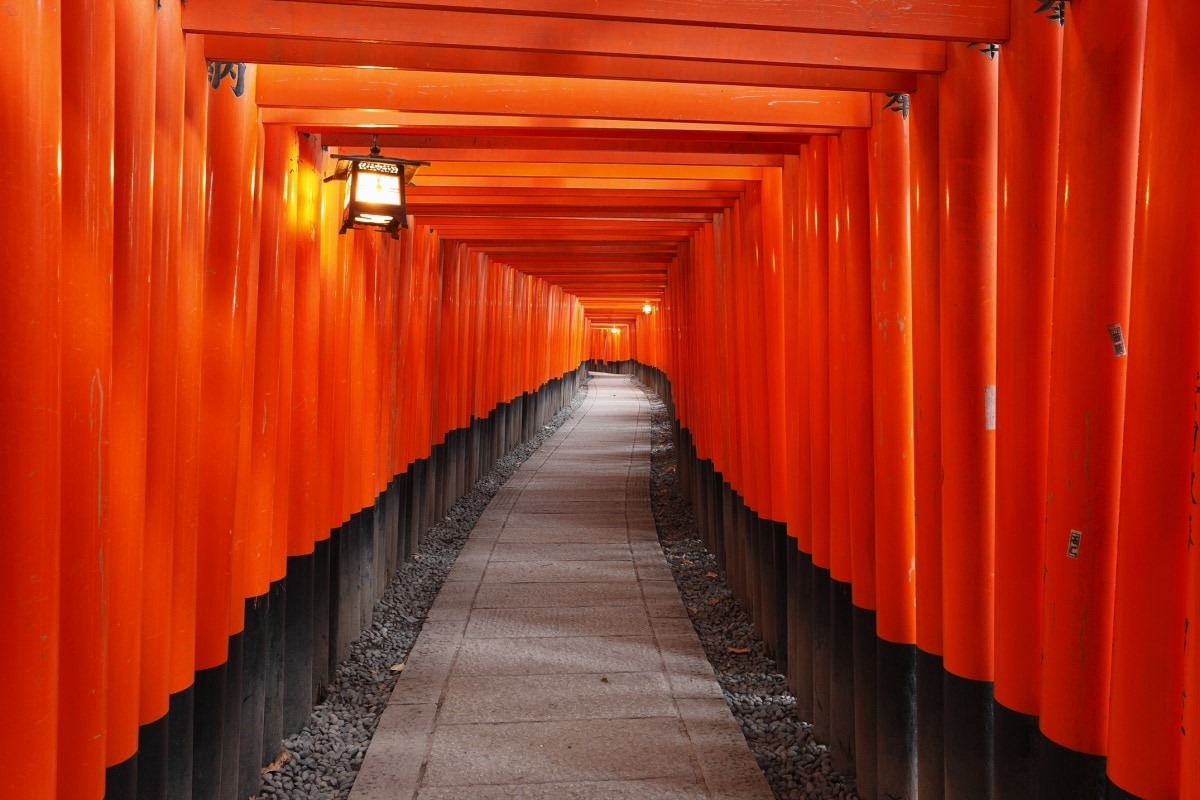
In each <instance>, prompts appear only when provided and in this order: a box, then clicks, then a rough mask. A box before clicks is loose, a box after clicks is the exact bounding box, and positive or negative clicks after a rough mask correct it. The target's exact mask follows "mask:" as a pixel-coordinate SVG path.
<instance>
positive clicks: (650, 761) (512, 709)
mask: <svg viewBox="0 0 1200 800" xmlns="http://www.w3.org/2000/svg"><path fill="white" fill-rule="evenodd" d="M649 419H650V415H649V409H648V406H647V402H646V399H645V396H644V395H642V394H641V392H639V391H637V390H636V389H634V388H633V387H632V386H631V385H630V383H629V381H628V379H627V378H626V377H625V376H618V375H594V376H592V381H591V384H590V386H589V392H588V397H587V400H586V401H585V403H584V404H583V406H582V407H581V408H580V409H579V411H577V412H576V414H575V415H574V416H573V417H572V418H571V419H570V420H568V421H567V423H566V424H564V425H563V426H562V427H561V428H559V430H558V431H557V432H556V433H555V434H554V435H553V436H552V437H550V438H549V439H548V440H547V441H546V442H545V443H544V444H543V446H542V448H541V449H540V450H539V451H538V452H537V453H535V454H534V455H533V456H531V457H530V458H529V459H528V460H527V461H526V462H525V464H524V465H522V467H521V468H520V469H519V470H518V471H517V472H516V474H514V475H513V476H512V478H510V480H509V481H508V482H507V483H506V484H505V486H504V488H503V489H502V490H501V491H500V492H499V493H498V494H497V495H496V497H495V498H494V499H493V500H492V502H491V503H490V504H489V505H488V508H487V510H486V511H485V512H484V514H483V516H482V517H481V518H480V520H479V523H478V524H477V525H476V527H475V530H474V531H473V532H472V534H471V537H470V539H469V540H468V542H467V545H466V546H465V547H464V549H463V552H462V554H461V555H460V556H459V558H458V560H457V561H456V562H455V564H454V566H453V568H452V569H451V571H450V574H449V576H448V578H447V581H446V583H445V584H444V585H443V587H442V590H441V593H440V594H439V595H438V598H437V600H436V601H435V602H434V604H433V607H432V608H431V609H430V611H429V615H428V617H427V619H426V622H425V625H424V627H423V629H422V631H421V634H420V636H419V637H418V638H417V641H416V644H415V645H414V647H413V650H412V652H411V653H410V654H409V657H408V661H407V663H406V666H405V669H404V671H403V672H402V673H401V676H400V679H399V680H398V681H397V683H396V688H395V690H394V691H393V693H392V697H391V701H390V703H389V704H388V706H387V708H386V709H385V711H384V712H383V714H382V715H381V716H380V720H379V727H378V729H377V730H376V732H375V735H374V738H373V739H372V742H371V746H370V748H369V749H368V751H367V755H366V759H365V761H364V763H363V767H362V770H361V772H360V773H359V777H358V779H357V781H356V783H355V785H354V788H353V790H352V792H351V795H350V796H351V800H401V799H402V800H413V798H420V800H461V799H462V798H472V800H600V799H601V798H615V799H616V800H623V799H625V798H628V800H634V799H635V798H636V800H712V799H713V798H722V799H723V800H770V798H771V793H770V790H769V789H768V788H767V784H766V781H765V779H764V778H763V776H762V773H761V772H760V771H759V769H758V767H757V765H756V764H755V763H754V759H753V757H752V756H751V754H750V751H749V749H748V748H747V747H746V742H745V739H744V738H743V737H742V735H741V731H740V730H739V729H738V727H737V723H736V722H735V721H734V719H733V716H732V715H731V714H730V713H729V709H728V707H727V706H726V705H725V702H724V699H723V697H722V694H721V689H720V687H719V686H718V684H717V682H716V679H715V677H714V676H713V672H712V668H711V667H710V666H709V664H708V661H707V660H706V659H705V657H704V652H703V650H702V649H701V647H700V643H699V641H698V640H697V638H696V634H695V631H694V630H693V629H692V626H691V622H690V619H689V615H688V611H687V609H685V608H684V607H683V604H682V602H681V601H680V598H679V593H678V591H677V590H676V588H675V583H674V581H673V579H672V577H671V574H670V570H669V569H668V568H667V565H666V562H665V560H664V558H663V555H662V550H661V549H660V548H659V546H658V542H657V537H656V535H655V531H654V520H653V517H652V516H651V514H650V503H649V477H648V476H649V452H650V440H649Z"/></svg>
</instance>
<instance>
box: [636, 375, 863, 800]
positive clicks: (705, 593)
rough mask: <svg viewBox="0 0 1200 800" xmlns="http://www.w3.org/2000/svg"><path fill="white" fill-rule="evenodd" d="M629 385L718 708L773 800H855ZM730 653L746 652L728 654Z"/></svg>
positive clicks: (654, 421) (661, 425)
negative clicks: (647, 434)
mask: <svg viewBox="0 0 1200 800" xmlns="http://www.w3.org/2000/svg"><path fill="white" fill-rule="evenodd" d="M634 383H635V384H637V385H638V387H639V388H641V389H642V391H644V392H645V393H646V396H647V397H648V398H649V399H650V407H651V426H652V431H651V449H650V505H651V508H652V509H653V512H654V521H655V523H656V525H657V526H658V539H659V542H660V543H661V544H662V548H663V552H664V553H665V554H666V557H667V564H668V565H669V566H670V568H671V573H672V574H673V575H674V576H675V583H676V584H677V585H678V586H679V592H680V594H681V595H682V596H683V604H684V605H685V606H687V607H688V611H689V614H690V615H691V619H692V626H693V627H694V628H695V629H696V633H697V635H698V636H699V637H700V643H701V644H702V645H703V646H704V652H705V653H706V654H707V655H708V660H709V662H710V663H711V664H712V666H713V670H714V671H715V672H716V674H717V680H718V681H719V682H720V684H721V689H722V691H723V692H724V694H725V701H726V702H727V703H728V704H729V708H730V710H731V711H732V712H733V716H734V718H735V719H736V720H737V721H738V724H739V725H740V726H741V728H742V733H743V734H744V735H745V737H746V741H747V742H748V743H749V745H750V749H751V750H752V751H753V752H754V757H755V758H756V759H757V760H758V765H759V767H760V768H762V771H763V774H764V775H766V777H767V783H768V784H770V786H771V790H772V791H773V792H774V793H775V797H776V800H809V799H810V798H812V799H813V800H815V799H816V798H822V800H825V799H830V800H831V799H832V798H838V800H857V798H858V795H857V794H856V793H855V790H854V779H853V778H850V777H847V776H845V775H842V774H840V773H838V772H836V771H834V769H833V767H832V766H831V764H830V755H829V748H828V747H826V746H825V745H823V744H821V743H820V742H818V741H817V739H816V736H815V735H814V734H813V726H812V724H811V723H809V722H805V721H802V720H800V719H798V718H797V716H796V699H795V697H793V696H792V694H791V692H790V691H788V688H787V679H786V678H785V677H784V676H783V675H782V674H780V673H779V672H777V671H776V668H775V662H774V661H773V660H772V659H770V658H768V657H767V654H766V649H765V647H764V645H763V643H762V640H761V639H757V638H755V635H754V627H753V625H752V623H751V622H750V618H749V617H748V616H747V614H746V611H745V610H744V609H743V608H742V606H741V604H740V603H739V602H738V601H737V599H736V598H735V597H734V596H733V593H732V592H731V591H730V589H729V585H728V583H727V582H726V578H725V571H724V570H723V569H721V568H720V567H719V566H718V565H717V559H716V556H714V555H713V554H712V553H710V552H709V551H708V549H707V548H705V546H704V544H703V542H701V541H700V539H699V536H698V534H697V532H696V523H695V519H694V517H693V516H692V509H691V506H690V505H689V504H688V502H687V501H686V500H684V498H683V496H682V495H681V494H680V492H679V481H678V476H677V475H676V472H675V441H674V434H673V430H672V427H673V426H672V421H671V419H670V417H669V415H668V414H667V410H666V408H665V407H664V405H663V403H662V401H661V399H660V398H659V397H658V395H657V394H656V393H655V392H654V390H653V389H651V388H650V387H648V386H645V385H644V384H642V383H640V382H638V381H636V380H635V381H634ZM714 574H715V575H716V577H711V576H712V575H714ZM693 609H694V611H693ZM730 648H733V649H735V650H739V651H740V650H743V649H744V650H746V651H747V652H745V653H741V652H738V653H731V652H729V651H730Z"/></svg>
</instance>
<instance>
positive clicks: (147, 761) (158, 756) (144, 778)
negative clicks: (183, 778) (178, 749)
mask: <svg viewBox="0 0 1200 800" xmlns="http://www.w3.org/2000/svg"><path fill="white" fill-rule="evenodd" d="M168 710H169V709H168ZM168 731H169V725H168V722H167V715H166V714H164V715H163V716H161V717H159V718H158V719H156V720H155V721H154V722H149V723H146V724H145V725H142V726H140V727H139V728H138V750H137V771H138V772H137V797H138V800H166V798H167V743H168Z"/></svg>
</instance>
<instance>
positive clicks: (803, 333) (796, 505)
mask: <svg viewBox="0 0 1200 800" xmlns="http://www.w3.org/2000/svg"><path fill="white" fill-rule="evenodd" d="M802 158H803V156H797V155H789V156H784V161H783V210H784V220H783V226H784V264H783V271H784V290H783V291H784V308H785V310H788V309H791V310H792V313H789V314H787V317H786V318H787V319H788V323H787V324H786V326H785V329H784V336H785V337H786V338H785V342H784V353H785V355H786V357H787V359H788V363H787V367H786V369H785V370H784V375H785V376H786V380H787V392H786V394H785V403H786V404H787V411H786V415H785V416H786V418H787V431H786V435H787V451H788V454H789V457H788V462H787V467H788V472H787V479H788V484H787V517H788V522H787V525H788V535H789V537H791V538H792V539H793V540H794V541H792V542H791V543H790V546H789V552H788V565H787V566H788V575H787V593H788V600H787V602H788V649H789V652H788V685H789V686H790V687H791V690H792V694H793V695H794V696H795V698H796V713H797V714H798V715H799V717H800V719H805V720H811V719H812V718H813V715H812V694H813V690H812V611H811V608H812V494H811V493H812V487H811V485H810V475H811V464H810V463H809V444H808V443H809V425H808V405H809V397H808V351H807V349H806V347H807V343H806V339H807V333H808V332H807V330H806V329H805V325H804V323H803V320H804V319H805V318H806V317H807V313H806V312H807V305H806V304H807V301H806V286H805V282H806V280H807V254H806V252H805V250H806V241H807V240H806V236H807V234H806V232H805V229H806V226H807V224H808V221H807V207H806V202H805V201H806V197H807V195H806V190H805V177H804V170H805V167H804V162H803V161H802Z"/></svg>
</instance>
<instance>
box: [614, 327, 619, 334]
mask: <svg viewBox="0 0 1200 800" xmlns="http://www.w3.org/2000/svg"><path fill="white" fill-rule="evenodd" d="M612 332H613V333H620V331H619V330H617V329H616V328H613V329H612Z"/></svg>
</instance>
